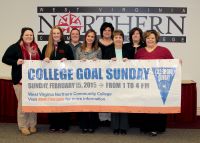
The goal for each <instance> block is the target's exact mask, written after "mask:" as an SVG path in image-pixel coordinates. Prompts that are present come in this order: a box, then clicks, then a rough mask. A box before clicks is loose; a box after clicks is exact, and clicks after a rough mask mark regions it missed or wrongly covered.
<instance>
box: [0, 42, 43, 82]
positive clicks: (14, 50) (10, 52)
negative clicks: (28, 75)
mask: <svg viewBox="0 0 200 143" xmlns="http://www.w3.org/2000/svg"><path fill="white" fill-rule="evenodd" d="M38 53H39V55H40V57H41V52H40V50H39V48H38ZM18 59H24V58H23V55H22V50H21V47H20V45H19V42H17V43H15V44H13V45H11V46H9V47H8V49H7V50H6V52H5V53H4V55H3V58H2V62H3V63H5V64H7V65H11V66H12V71H11V76H12V81H13V84H18V83H19V81H20V80H21V78H22V65H17V60H18Z"/></svg>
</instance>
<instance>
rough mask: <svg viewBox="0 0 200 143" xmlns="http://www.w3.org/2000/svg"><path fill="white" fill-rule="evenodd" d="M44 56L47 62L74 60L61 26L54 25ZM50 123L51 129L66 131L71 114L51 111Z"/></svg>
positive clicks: (51, 130) (43, 52) (53, 130)
mask: <svg viewBox="0 0 200 143" xmlns="http://www.w3.org/2000/svg"><path fill="white" fill-rule="evenodd" d="M42 58H43V59H44V61H46V62H50V60H60V61H61V62H63V61H65V60H74V56H73V52H72V49H71V48H70V47H68V46H67V45H66V43H65V41H64V35H63V31H62V29H61V28H60V27H59V26H54V27H52V29H51V31H50V35H49V40H48V44H47V45H45V46H44V48H43V50H42ZM48 119H49V123H50V127H49V131H50V132H55V131H60V132H65V131H67V130H68V129H69V114H67V113H49V114H48Z"/></svg>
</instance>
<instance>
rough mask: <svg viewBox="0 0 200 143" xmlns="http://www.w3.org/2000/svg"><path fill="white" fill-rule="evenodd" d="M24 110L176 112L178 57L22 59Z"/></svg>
mask: <svg viewBox="0 0 200 143" xmlns="http://www.w3.org/2000/svg"><path fill="white" fill-rule="evenodd" d="M22 70H23V71H22V73H23V74H22V77H23V78H22V90H23V92H22V93H23V94H22V96H23V97H22V110H23V111H25V112H127V113H180V106H181V66H180V63H179V60H178V59H171V60H128V61H125V62H124V61H121V60H118V61H110V60H97V61H91V60H88V61H80V60H73V61H65V62H61V61H59V60H58V61H51V62H50V63H46V62H44V61H25V63H24V64H23V67H22Z"/></svg>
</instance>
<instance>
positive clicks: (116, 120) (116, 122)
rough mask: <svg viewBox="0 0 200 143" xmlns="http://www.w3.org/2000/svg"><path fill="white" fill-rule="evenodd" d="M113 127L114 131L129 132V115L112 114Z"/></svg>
mask: <svg viewBox="0 0 200 143" xmlns="http://www.w3.org/2000/svg"><path fill="white" fill-rule="evenodd" d="M111 127H112V129H113V130H114V129H123V130H127V129H128V127H129V125H128V114H127V113H111Z"/></svg>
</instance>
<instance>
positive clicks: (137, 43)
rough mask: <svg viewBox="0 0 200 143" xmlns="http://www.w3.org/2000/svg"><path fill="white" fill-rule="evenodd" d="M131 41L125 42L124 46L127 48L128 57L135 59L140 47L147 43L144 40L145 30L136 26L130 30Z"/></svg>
mask: <svg viewBox="0 0 200 143" xmlns="http://www.w3.org/2000/svg"><path fill="white" fill-rule="evenodd" d="M129 41H130V42H129V43H126V44H124V48H125V49H127V52H128V53H129V54H128V57H127V58H128V59H134V55H135V53H136V52H137V51H138V50H139V49H140V48H144V47H145V44H144V41H143V32H142V30H141V29H140V28H138V27H135V28H133V29H131V30H130V32H129Z"/></svg>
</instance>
